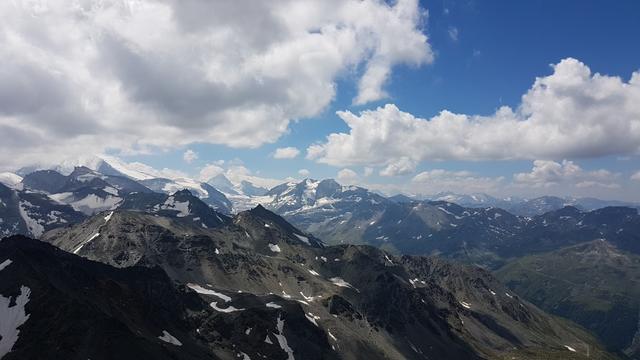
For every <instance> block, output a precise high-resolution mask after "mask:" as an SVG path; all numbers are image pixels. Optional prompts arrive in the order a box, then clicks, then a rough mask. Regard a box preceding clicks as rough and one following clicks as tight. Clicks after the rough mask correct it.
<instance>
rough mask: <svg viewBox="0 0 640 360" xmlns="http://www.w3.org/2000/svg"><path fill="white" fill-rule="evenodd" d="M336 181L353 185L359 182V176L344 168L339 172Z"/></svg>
mask: <svg viewBox="0 0 640 360" xmlns="http://www.w3.org/2000/svg"><path fill="white" fill-rule="evenodd" d="M336 179H337V180H338V182H339V183H341V184H345V185H353V184H355V183H356V182H357V181H358V179H359V177H358V174H357V173H356V172H355V171H353V170H351V169H347V168H344V169H342V170H340V171H338V174H337V176H336Z"/></svg>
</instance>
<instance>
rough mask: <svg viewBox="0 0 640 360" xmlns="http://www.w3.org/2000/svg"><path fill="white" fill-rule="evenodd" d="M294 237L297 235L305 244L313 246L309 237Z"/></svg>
mask: <svg viewBox="0 0 640 360" xmlns="http://www.w3.org/2000/svg"><path fill="white" fill-rule="evenodd" d="M293 235H295V236H296V237H297V238H298V239H299V240H300V241H302V242H303V243H305V244H307V245H311V243H310V242H309V238H308V237H306V236H302V235H298V234H293Z"/></svg>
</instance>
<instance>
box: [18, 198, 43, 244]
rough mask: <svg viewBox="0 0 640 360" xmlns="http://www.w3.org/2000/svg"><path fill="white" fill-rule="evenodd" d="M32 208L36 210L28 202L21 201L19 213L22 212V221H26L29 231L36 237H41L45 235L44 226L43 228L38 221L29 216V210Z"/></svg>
mask: <svg viewBox="0 0 640 360" xmlns="http://www.w3.org/2000/svg"><path fill="white" fill-rule="evenodd" d="M32 208H34V205H32V204H31V203H30V202H28V201H20V202H19V203H18V211H19V212H20V216H21V217H22V220H24V222H25V224H26V225H27V229H29V232H30V233H31V234H32V235H33V236H34V237H40V236H41V235H42V234H43V233H44V226H42V224H40V222H39V221H38V220H37V219H35V218H32V217H31V216H29V209H32Z"/></svg>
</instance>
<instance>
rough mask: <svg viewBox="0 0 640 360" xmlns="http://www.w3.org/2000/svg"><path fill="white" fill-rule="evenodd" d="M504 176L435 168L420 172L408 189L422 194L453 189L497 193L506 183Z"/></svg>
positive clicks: (453, 190) (466, 191) (466, 192)
mask: <svg viewBox="0 0 640 360" xmlns="http://www.w3.org/2000/svg"><path fill="white" fill-rule="evenodd" d="M504 180H505V179H504V177H501V176H500V177H487V176H479V175H477V174H474V173H473V172H470V171H466V170H462V171H450V170H444V169H433V170H428V171H423V172H421V173H418V174H417V175H416V176H414V177H413V179H411V184H410V185H409V187H408V188H407V190H409V191H412V192H416V193H421V194H435V193H438V192H442V191H452V192H457V193H462V194H470V193H479V192H480V193H495V192H496V191H497V190H498V189H500V188H501V187H502V186H503V185H504Z"/></svg>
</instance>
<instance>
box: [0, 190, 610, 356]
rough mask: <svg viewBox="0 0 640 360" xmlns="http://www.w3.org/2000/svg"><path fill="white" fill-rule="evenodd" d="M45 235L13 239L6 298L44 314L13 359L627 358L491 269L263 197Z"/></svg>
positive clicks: (106, 215) (29, 327)
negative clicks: (224, 211)
mask: <svg viewBox="0 0 640 360" xmlns="http://www.w3.org/2000/svg"><path fill="white" fill-rule="evenodd" d="M190 201H195V202H198V201H199V200H198V199H197V198H195V197H194V198H193V199H190ZM200 203H201V204H204V203H202V202H200ZM42 238H43V240H45V241H47V242H49V243H51V244H54V245H55V246H56V247H58V248H60V249H62V250H65V251H64V252H63V251H60V250H56V249H55V248H53V247H51V246H49V245H47V244H44V243H40V242H37V241H34V240H30V239H26V238H19V237H14V238H9V239H5V240H3V241H2V242H0V263H2V264H8V265H4V268H3V269H2V270H0V271H1V272H0V285H1V286H0V291H2V292H1V294H2V295H3V296H6V294H16V296H17V299H19V301H18V300H17V306H18V307H19V308H18V309H16V310H18V311H20V312H21V313H24V314H26V315H28V316H29V317H28V318H26V316H23V317H20V316H18V317H16V320H15V322H12V323H11V324H9V326H8V327H9V328H10V329H11V328H14V327H15V328H17V327H18V326H20V332H19V336H18V337H17V341H16V342H15V344H14V346H13V351H12V352H10V353H9V354H8V355H7V356H8V357H7V358H8V359H11V358H29V357H33V356H35V355H37V354H38V352H42V351H46V352H47V353H48V354H61V355H63V354H66V355H67V356H72V357H82V358H100V354H104V353H111V354H120V355H121V356H122V358H125V359H128V358H135V357H138V358H149V357H151V356H153V357H154V358H160V359H163V358H185V359H191V358H194V359H197V358H201V357H203V356H208V357H209V358H220V359H224V358H235V357H237V358H249V359H251V358H256V359H257V358H263V356H264V357H266V358H273V359H280V358H281V359H296V358H298V359H334V358H335V359H339V358H345V359H356V358H362V357H363V356H365V357H367V358H372V359H383V358H393V359H423V358H425V357H427V358H438V359H444V358H446V359H485V358H491V359H494V358H511V357H516V358H522V357H525V358H526V357H529V358H531V357H536V358H545V359H567V358H575V359H582V358H584V359H586V358H587V356H595V357H597V358H602V359H609V358H613V357H612V356H610V355H608V354H607V353H605V352H604V351H603V350H602V348H601V346H600V345H599V344H598V343H597V341H596V340H595V339H594V338H593V337H591V336H590V335H588V334H587V333H586V332H585V331H583V330H582V329H580V328H579V327H577V326H575V325H573V324H571V323H569V322H566V321H564V320H562V319H559V318H556V317H553V316H550V315H548V314H546V313H545V312H543V311H541V310H539V309H538V308H536V307H535V306H534V305H531V304H530V303H528V302H526V301H524V300H523V299H521V298H519V297H518V296H516V295H515V294H513V293H512V292H511V291H510V290H508V289H506V288H505V287H504V286H503V285H501V284H500V283H499V282H498V281H497V280H496V279H495V278H494V277H493V276H491V275H490V274H489V273H488V272H486V271H484V270H482V269H479V268H475V267H469V266H464V265H458V264H454V263H450V262H447V261H444V260H441V259H438V258H428V257H409V256H404V257H396V256H393V255H391V254H388V253H385V252H383V251H381V250H378V249H376V248H374V247H369V246H354V245H341V246H325V245H324V244H322V243H321V242H320V241H319V240H318V239H316V238H315V237H313V236H312V235H310V234H308V233H306V232H303V231H301V230H298V229H297V228H296V227H294V226H292V225H291V224H289V223H288V222H287V221H286V220H284V219H283V218H281V217H280V216H278V215H276V214H274V213H272V212H270V211H268V210H266V209H265V208H263V207H261V206H258V207H256V208H255V209H253V210H250V211H245V212H241V213H239V214H237V215H235V216H234V217H233V218H232V219H230V220H229V221H225V222H223V223H220V224H218V225H217V226H216V227H212V228H203V227H202V226H199V224H197V223H196V222H194V221H190V219H185V217H183V216H179V214H175V213H166V214H158V213H149V212H147V211H146V210H135V211H131V210H123V209H119V210H115V211H108V212H103V213H101V214H97V215H94V216H92V217H90V218H88V219H87V220H86V221H84V222H82V223H79V224H76V225H74V226H71V227H68V228H64V229H57V230H54V231H52V232H48V233H46V234H45V235H44V236H43V237H42ZM74 254H77V255H79V256H82V257H84V258H87V259H90V260H93V261H97V262H93V261H88V260H85V259H82V258H80V257H79V256H76V255H74ZM45 259H46V260H45ZM100 263H103V264H100ZM173 284H177V286H174V285H173ZM43 294H47V296H43ZM0 304H2V302H1V301H0ZM13 308H15V306H14V307H13ZM1 311H2V310H1V308H0V313H1ZM145 311H146V312H147V313H145ZM149 313H150V314H152V316H149ZM145 314H146V315H145ZM60 318H62V319H65V320H66V321H65V322H64V324H72V323H76V322H79V325H78V326H77V327H71V326H59V325H58V324H59V319H60ZM87 318H89V319H91V322H85V323H86V324H85V323H83V319H87ZM88 324H91V325H90V326H89V325H88ZM40 329H47V331H46V332H42V331H41V330H40ZM45 334H46V338H45ZM104 338H109V339H112V340H111V341H108V342H105V341H103V342H99V344H96V345H95V346H83V345H80V346H78V345H75V344H92V343H93V342H96V341H98V339H104ZM33 341H38V343H39V344H41V346H39V347H38V348H37V349H36V348H34V347H33V346H29V345H30V344H31V343H32V342H33ZM125 348H126V349H128V350H129V351H128V352H124V351H123V349H125ZM65 352H66V353H65ZM36 357H37V356H36Z"/></svg>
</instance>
